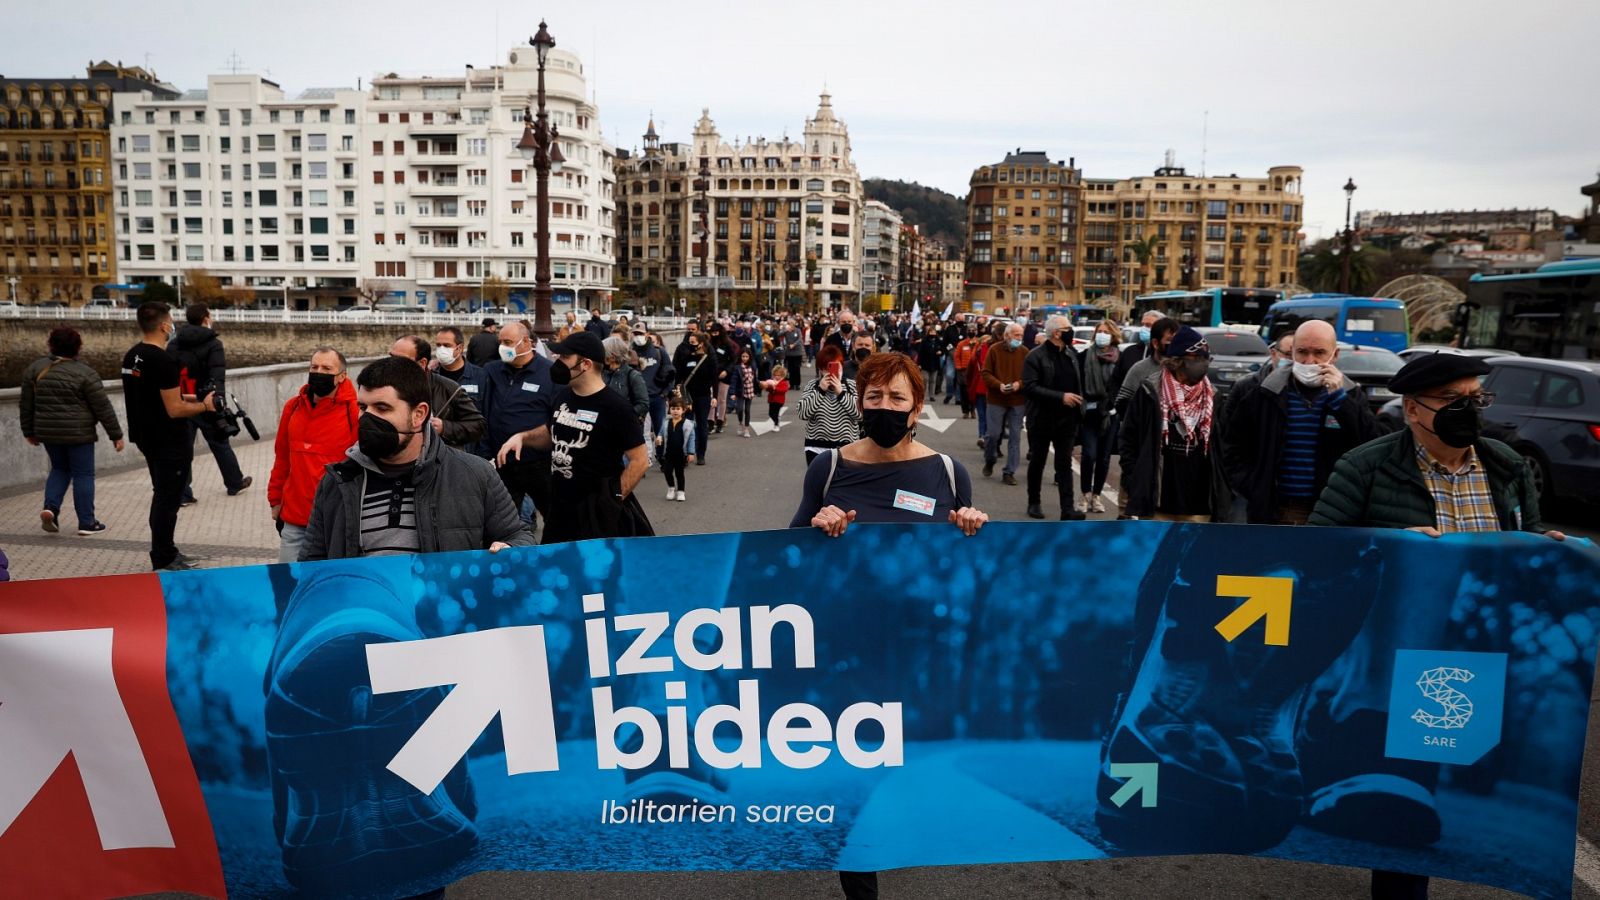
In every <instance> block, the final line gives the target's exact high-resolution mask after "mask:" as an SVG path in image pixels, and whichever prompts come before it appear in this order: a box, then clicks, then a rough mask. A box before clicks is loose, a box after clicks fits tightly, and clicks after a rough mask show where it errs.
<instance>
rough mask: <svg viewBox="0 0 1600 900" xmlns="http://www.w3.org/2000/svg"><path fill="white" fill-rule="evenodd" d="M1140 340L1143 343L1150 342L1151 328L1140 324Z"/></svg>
mask: <svg viewBox="0 0 1600 900" xmlns="http://www.w3.org/2000/svg"><path fill="white" fill-rule="evenodd" d="M1139 340H1140V341H1141V342H1143V343H1148V342H1149V341H1150V329H1148V328H1145V327H1143V326H1140V328H1139Z"/></svg>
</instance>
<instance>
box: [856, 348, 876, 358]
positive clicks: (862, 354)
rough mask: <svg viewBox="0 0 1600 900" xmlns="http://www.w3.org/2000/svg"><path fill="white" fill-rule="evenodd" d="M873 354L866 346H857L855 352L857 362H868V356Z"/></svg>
mask: <svg viewBox="0 0 1600 900" xmlns="http://www.w3.org/2000/svg"><path fill="white" fill-rule="evenodd" d="M871 355H872V351H871V350H868V349H867V348H865V347H857V348H856V352H855V357H856V362H866V360H867V357H869V356H871Z"/></svg>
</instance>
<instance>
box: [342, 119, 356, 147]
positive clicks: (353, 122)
mask: <svg viewBox="0 0 1600 900" xmlns="http://www.w3.org/2000/svg"><path fill="white" fill-rule="evenodd" d="M344 123H345V124H346V125H354V124H355V123H356V111H355V110H353V109H347V110H345V111H344ZM346 149H349V148H346Z"/></svg>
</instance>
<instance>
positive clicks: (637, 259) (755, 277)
mask: <svg viewBox="0 0 1600 900" xmlns="http://www.w3.org/2000/svg"><path fill="white" fill-rule="evenodd" d="M617 181H618V185H619V187H620V189H621V191H622V196H621V198H620V200H621V202H620V203H619V207H618V208H619V216H618V218H619V221H620V222H621V227H622V233H621V236H620V239H619V241H618V248H619V255H618V257H617V265H618V268H619V270H620V272H619V275H620V280H621V281H622V282H623V283H624V284H625V285H626V286H627V287H628V288H629V289H631V290H633V291H638V292H642V291H643V290H644V289H645V287H646V286H647V285H649V284H651V283H659V284H665V285H667V286H672V287H675V286H676V284H677V281H678V279H680V278H684V277H692V276H698V275H702V274H706V275H712V274H714V275H718V276H723V277H727V278H731V279H732V280H733V291H735V292H736V293H735V296H734V297H732V298H725V299H724V302H726V303H737V302H740V301H739V299H738V298H739V297H741V296H742V297H743V298H745V299H746V300H747V301H748V302H750V303H751V304H753V305H758V306H767V305H772V306H783V305H786V304H787V305H800V304H802V303H812V304H816V305H829V304H843V305H846V306H849V307H851V308H854V307H856V306H857V304H858V303H859V302H860V298H861V288H862V281H861V278H862V265H861V263H862V226H863V219H864V215H863V206H862V189H861V177H860V175H859V173H858V172H857V171H856V166H855V162H854V161H853V160H852V159H851V156H850V135H849V130H848V128H847V127H846V125H845V123H844V122H842V121H840V120H839V119H838V118H837V117H835V115H834V111H833V102H832V97H831V96H830V95H828V94H826V93H824V94H823V95H822V96H821V103H820V105H819V106H818V107H817V111H816V114H815V115H814V116H813V117H811V118H809V119H807V120H806V121H805V124H804V127H803V129H802V132H801V138H800V139H799V140H790V139H789V138H788V137H787V136H785V137H784V138H781V139H779V140H775V141H774V140H768V139H767V138H764V137H757V138H747V139H745V140H744V141H739V140H737V139H735V141H733V142H731V143H730V142H729V141H727V140H725V139H724V138H723V136H722V134H721V132H720V131H719V130H718V128H717V126H716V123H715V122H713V121H712V119H711V116H710V114H709V111H702V114H701V117H700V120H699V122H698V123H696V125H695V129H694V132H693V133H692V134H691V135H690V139H689V140H688V141H686V142H683V143H676V142H668V143H663V142H662V141H661V140H660V136H659V135H657V134H656V133H655V127H654V124H653V123H652V125H651V127H650V128H649V129H648V130H647V131H646V133H645V136H644V147H643V149H641V150H639V151H636V152H625V151H624V152H619V153H618V160H617ZM695 302H696V303H697V304H701V305H704V306H706V307H707V308H709V305H710V302H711V297H710V292H709V291H705V292H697V293H696V295H695Z"/></svg>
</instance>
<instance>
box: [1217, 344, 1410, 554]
mask: <svg viewBox="0 0 1600 900" xmlns="http://www.w3.org/2000/svg"><path fill="white" fill-rule="evenodd" d="M1290 353H1291V358H1292V359H1293V364H1292V365H1289V366H1286V367H1283V368H1280V369H1278V370H1276V371H1274V372H1272V373H1271V374H1269V375H1268V376H1267V377H1266V378H1265V379H1264V380H1263V381H1262V382H1261V386H1260V387H1258V388H1256V389H1255V390H1253V391H1251V392H1250V394H1249V395H1248V396H1246V397H1243V398H1241V399H1240V401H1239V403H1238V405H1237V407H1236V408H1235V409H1234V410H1233V413H1232V416H1231V417H1230V418H1229V420H1228V421H1227V422H1226V423H1225V427H1224V430H1223V435H1222V461H1223V467H1224V470H1225V471H1226V472H1227V475H1228V480H1229V482H1230V483H1231V485H1232V486H1233V490H1234V491H1235V492H1236V493H1237V494H1239V495H1241V496H1243V497H1244V498H1245V502H1246V516H1247V519H1248V521H1250V522H1251V523H1254V524H1264V525H1303V524H1305V521H1306V519H1307V517H1309V516H1310V515H1311V509H1312V507H1314V506H1315V505H1316V501H1317V496H1318V495H1319V494H1321V493H1322V488H1323V487H1324V486H1325V485H1326V484H1327V483H1328V476H1329V475H1330V474H1331V473H1332V472H1333V465H1334V463H1336V462H1338V461H1339V457H1341V456H1343V455H1344V454H1345V453H1346V452H1348V451H1350V450H1353V449H1355V448H1356V447H1359V446H1361V445H1362V444H1365V443H1366V442H1367V441H1370V440H1372V439H1373V438H1376V437H1378V436H1380V434H1381V433H1382V432H1381V430H1380V429H1379V427H1378V420H1377V418H1376V417H1375V416H1374V415H1373V414H1372V407H1371V405H1370V404H1369V403H1368V402H1367V395H1366V392H1365V391H1363V390H1362V389H1361V386H1360V385H1358V384H1356V383H1355V382H1353V381H1351V380H1350V379H1349V378H1347V377H1346V376H1345V375H1344V373H1342V372H1340V371H1339V368H1338V365H1337V363H1338V360H1339V343H1338V336H1337V335H1336V334H1335V333H1334V330H1333V326H1332V325H1329V324H1328V323H1327V322H1323V321H1321V320H1312V321H1309V322H1304V323H1302V324H1301V325H1300V327H1299V328H1297V329H1296V330H1295V333H1294V343H1293V346H1292V349H1291V351H1290Z"/></svg>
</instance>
